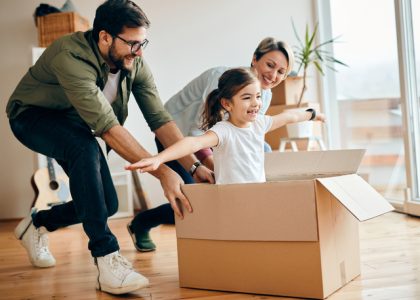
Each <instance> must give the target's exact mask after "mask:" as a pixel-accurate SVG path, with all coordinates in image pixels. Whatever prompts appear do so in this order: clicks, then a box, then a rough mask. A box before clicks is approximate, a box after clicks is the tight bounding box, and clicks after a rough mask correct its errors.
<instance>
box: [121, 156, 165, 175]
mask: <svg viewBox="0 0 420 300" xmlns="http://www.w3.org/2000/svg"><path fill="white" fill-rule="evenodd" d="M161 164H162V162H161V161H160V159H159V158H158V157H157V156H152V157H148V158H143V159H142V160H140V161H138V162H136V163H134V164H131V165H129V166H126V167H125V169H126V170H139V171H140V172H141V173H144V172H152V171H156V170H157V169H158V168H159V166H160V165H161Z"/></svg>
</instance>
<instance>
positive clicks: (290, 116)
mask: <svg viewBox="0 0 420 300" xmlns="http://www.w3.org/2000/svg"><path fill="white" fill-rule="evenodd" d="M311 117H312V112H310V111H306V110H288V111H284V112H282V113H280V114H278V115H275V116H272V118H273V124H272V125H271V128H270V130H269V131H272V130H275V129H277V128H279V127H281V126H284V125H286V124H290V123H296V122H302V121H309V119H310V118H311ZM313 121H321V122H324V121H325V116H324V114H322V113H319V112H316V115H315V119H313Z"/></svg>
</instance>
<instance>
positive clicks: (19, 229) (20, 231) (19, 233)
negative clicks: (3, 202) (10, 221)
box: [15, 217, 32, 240]
mask: <svg viewBox="0 0 420 300" xmlns="http://www.w3.org/2000/svg"><path fill="white" fill-rule="evenodd" d="M31 224H32V218H31V217H26V218H24V219H23V220H22V221H20V222H19V224H18V225H17V226H16V228H15V237H16V238H17V239H18V240H21V239H22V237H23V235H24V234H25V232H26V231H27V230H28V228H29V226H31Z"/></svg>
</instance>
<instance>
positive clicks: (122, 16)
mask: <svg viewBox="0 0 420 300" xmlns="http://www.w3.org/2000/svg"><path fill="white" fill-rule="evenodd" d="M149 24H150V22H149V20H148V19H147V17H146V15H145V14H144V12H143V11H142V10H141V9H140V8H139V7H138V6H137V5H136V4H135V3H133V2H132V1H128V0H110V1H106V2H105V3H103V4H102V5H101V6H99V7H98V9H97V11H96V15H95V20H94V24H93V30H92V31H87V32H85V33H83V32H78V33H75V34H72V35H69V36H66V37H63V38H61V39H59V40H57V41H55V42H54V43H53V44H52V45H51V46H50V47H48V48H47V49H46V50H45V52H44V53H43V55H42V56H41V57H40V58H39V60H38V62H37V63H36V64H35V65H34V66H33V67H31V68H30V69H29V71H28V72H27V73H26V74H25V76H24V77H23V78H22V80H21V81H20V83H19V84H18V86H17V88H16V89H15V91H14V92H13V94H12V96H11V97H10V100H9V102H8V105H7V114H8V117H9V119H10V125H11V129H12V131H13V133H14V134H15V136H16V137H17V139H18V140H19V141H21V142H22V143H23V144H24V145H25V146H27V147H28V148H30V149H32V150H34V151H36V152H39V153H42V154H44V155H46V156H49V157H53V158H55V159H56V160H57V162H58V163H59V164H60V165H61V166H62V167H63V169H64V170H65V171H66V173H67V175H68V176H69V179H70V190H71V194H72V198H73V200H72V201H70V202H67V203H65V204H63V205H59V206H54V207H52V208H51V209H50V210H44V211H39V212H37V211H33V212H32V214H31V215H30V216H28V217H26V218H25V219H23V220H22V221H21V222H20V223H19V225H18V226H17V227H16V229H15V235H16V237H17V238H19V239H21V240H22V244H23V246H24V247H25V248H26V250H27V252H28V255H29V258H30V261H31V263H32V264H33V265H34V266H37V267H51V266H54V265H55V259H54V257H53V255H52V254H51V253H50V251H49V249H48V240H47V232H48V231H54V230H56V229H58V228H60V227H64V226H68V225H72V224H76V223H80V222H81V223H82V224H83V228H84V230H85V232H86V234H87V236H88V237H89V245H88V247H89V250H90V251H91V254H92V256H93V257H94V260H95V264H96V265H97V269H98V273H99V274H98V279H97V281H98V282H97V288H98V289H100V290H102V291H106V292H109V293H112V294H122V293H127V292H131V291H133V290H136V289H139V288H142V287H145V286H147V285H148V283H149V282H148V280H147V278H145V277H144V276H142V275H141V274H139V273H136V272H135V271H134V270H133V269H132V268H131V265H130V264H129V263H128V261H127V260H126V259H125V258H124V257H123V256H121V255H120V254H119V245H118V242H117V240H116V238H115V236H114V235H113V234H112V233H111V231H110V229H109V227H108V225H107V218H108V217H109V216H110V215H112V214H114V213H115V212H116V211H117V208H118V200H117V195H116V191H115V188H114V186H113V183H112V180H111V175H110V172H109V169H108V166H107V162H106V159H105V157H104V154H103V153H102V152H101V150H100V147H99V145H98V143H97V141H96V139H95V136H100V137H101V138H102V139H103V140H104V141H105V142H106V144H107V146H108V147H109V148H111V149H113V150H115V151H116V152H117V153H118V154H120V155H121V156H122V157H123V158H124V159H126V160H127V161H129V162H132V163H134V162H136V161H139V160H140V159H141V158H144V157H148V156H150V154H149V153H148V152H147V151H146V150H145V149H144V148H142V147H141V145H140V144H139V143H138V142H137V141H136V140H135V139H134V138H133V137H132V135H131V134H130V133H129V132H128V131H127V130H126V129H124V128H123V127H122V124H123V123H124V121H125V119H126V117H127V102H128V99H129V95H130V93H131V92H132V93H133V95H134V97H135V99H136V101H137V103H138V105H139V107H140V109H141V111H142V113H143V115H144V116H145V119H146V121H147V122H148V125H149V127H150V128H151V130H153V131H154V133H155V134H156V136H157V138H158V139H159V140H160V141H162V143H163V144H164V146H168V145H170V144H173V143H174V142H176V141H177V140H179V139H181V138H182V134H181V133H180V131H179V130H178V128H177V127H176V125H175V123H174V122H173V121H172V120H171V118H170V116H169V115H168V113H167V112H166V111H165V110H164V108H163V106H162V103H161V101H160V99H159V96H158V93H157V90H156V86H155V84H154V80H153V77H152V74H151V72H150V70H149V68H148V66H147V64H146V62H145V61H144V59H143V58H142V57H141V56H142V52H143V49H144V48H145V47H146V45H147V43H148V41H147V39H146V33H147V28H148V27H149ZM180 162H181V163H182V164H183V166H184V167H185V168H187V169H189V168H191V166H193V165H194V164H195V163H196V162H197V159H196V158H195V157H194V156H189V157H185V158H183V159H182V160H180ZM195 174H196V180H198V181H212V174H211V171H210V170H208V169H207V168H205V167H199V168H197V171H196V172H195ZM153 175H154V176H155V177H157V178H158V179H159V180H160V182H161V185H162V188H163V189H164V192H165V195H166V197H167V198H168V200H169V202H170V203H171V205H172V207H173V209H174V211H175V213H176V214H178V215H179V216H180V217H182V213H181V209H180V207H179V206H178V204H177V202H176V199H179V200H180V202H181V203H182V205H183V206H184V207H185V209H186V210H188V211H189V212H191V206H190V204H189V202H188V200H187V199H186V198H185V196H184V195H183V194H182V192H181V190H180V185H181V183H182V180H181V179H180V177H179V176H178V175H177V174H176V173H174V172H173V171H172V170H170V169H169V168H168V167H166V166H162V167H161V168H159V170H157V171H156V172H155V173H153Z"/></svg>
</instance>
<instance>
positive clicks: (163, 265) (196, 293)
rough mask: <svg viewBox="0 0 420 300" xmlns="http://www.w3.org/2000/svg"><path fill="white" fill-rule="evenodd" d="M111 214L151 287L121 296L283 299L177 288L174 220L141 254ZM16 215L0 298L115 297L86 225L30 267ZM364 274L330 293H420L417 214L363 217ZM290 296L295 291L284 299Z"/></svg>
mask: <svg viewBox="0 0 420 300" xmlns="http://www.w3.org/2000/svg"><path fill="white" fill-rule="evenodd" d="M127 222H128V219H118V220H111V221H110V227H111V229H112V231H113V232H114V233H115V234H116V236H117V237H118V239H119V242H120V246H121V252H122V254H123V255H124V256H126V257H127V258H128V259H129V260H130V261H132V262H133V264H134V267H135V269H136V270H138V271H140V272H141V273H143V274H144V275H145V276H147V277H148V278H149V279H150V281H151V286H150V287H149V288H146V289H144V290H140V291H138V292H136V293H133V294H129V295H124V296H122V297H121V298H124V299H154V300H157V299H202V300H204V299H212V300H219V299H227V300H234V299H286V298H282V297H269V296H258V295H247V294H235V293H225V292H214V291H206V290H194V289H183V288H179V287H178V270H177V254H176V239H175V230H174V227H173V226H162V227H159V228H156V229H154V230H153V231H152V236H153V239H154V240H155V242H156V244H157V245H158V250H157V251H156V252H152V253H138V252H137V251H136V250H135V249H134V247H133V245H132V242H131V239H130V237H129V236H128V233H127V232H126V229H125V225H126V223H127ZM16 223H17V222H12V221H10V222H1V223H0V299H117V298H118V297H116V296H112V295H109V294H106V293H102V292H98V291H96V289H95V288H94V286H95V276H96V269H95V266H94V264H93V261H92V258H91V257H90V254H89V252H88V251H87V250H86V249H87V238H86V236H85V235H84V232H83V230H82V228H81V226H79V225H77V226H72V227H69V228H66V229H62V230H59V231H56V232H54V233H52V234H50V246H51V247H50V248H51V251H52V252H53V253H54V255H55V257H56V259H57V265H56V266H55V267H54V268H48V269H37V268H33V267H32V266H31V265H30V263H29V261H28V258H27V257H26V252H25V251H24V249H23V248H22V247H21V246H20V243H19V242H18V241H17V240H16V239H15V238H14V237H13V235H12V231H13V229H14V226H15V225H16ZM360 236H361V260H362V275H361V276H359V277H358V278H356V279H355V280H354V281H352V282H350V283H349V284H348V285H346V286H345V287H343V288H342V289H340V290H339V291H337V292H336V293H335V294H333V295H332V296H330V297H329V298H328V299H331V300H338V299H340V300H341V299H345V300H357V299H375V300H379V299H380V300H388V299H389V300H391V299H392V300H396V299H398V300H408V299H412V300H414V299H416V300H418V299H420V219H419V218H415V217H410V216H406V215H403V214H398V213H388V214H386V215H384V216H381V217H378V218H375V219H373V220H370V221H367V222H364V223H362V224H361V226H360ZM287 299H291V298H287Z"/></svg>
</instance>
